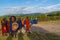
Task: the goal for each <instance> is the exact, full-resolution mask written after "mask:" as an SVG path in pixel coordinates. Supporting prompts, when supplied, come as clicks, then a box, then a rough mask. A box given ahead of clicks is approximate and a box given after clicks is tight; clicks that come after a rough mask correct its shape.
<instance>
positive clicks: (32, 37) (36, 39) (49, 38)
mask: <svg viewBox="0 0 60 40" xmlns="http://www.w3.org/2000/svg"><path fill="white" fill-rule="evenodd" d="M0 40H60V35H56V34H51V33H47V34H43V33H37V32H33V33H31V34H27V33H25V34H21V33H20V34H18V35H17V38H12V37H11V36H2V35H1V34H0Z"/></svg>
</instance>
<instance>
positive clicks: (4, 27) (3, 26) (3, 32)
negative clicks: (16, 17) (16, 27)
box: [1, 18, 7, 36]
mask: <svg viewBox="0 0 60 40" xmlns="http://www.w3.org/2000/svg"><path fill="white" fill-rule="evenodd" d="M1 25H2V35H3V36H5V35H6V31H7V29H6V20H5V18H3V20H2V21H1Z"/></svg>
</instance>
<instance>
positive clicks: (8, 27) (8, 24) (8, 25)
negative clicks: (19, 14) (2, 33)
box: [7, 18, 10, 34]
mask: <svg viewBox="0 0 60 40" xmlns="http://www.w3.org/2000/svg"><path fill="white" fill-rule="evenodd" d="M7 33H9V34H10V18H9V19H8V21H7Z"/></svg>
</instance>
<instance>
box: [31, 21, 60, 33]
mask: <svg viewBox="0 0 60 40" xmlns="http://www.w3.org/2000/svg"><path fill="white" fill-rule="evenodd" d="M31 30H32V31H39V32H43V33H57V34H60V21H48V22H39V23H38V24H34V25H32V27H31Z"/></svg>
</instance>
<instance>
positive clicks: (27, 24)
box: [26, 19, 30, 31]
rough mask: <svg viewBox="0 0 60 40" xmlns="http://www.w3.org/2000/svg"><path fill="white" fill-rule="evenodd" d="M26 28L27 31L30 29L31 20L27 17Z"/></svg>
mask: <svg viewBox="0 0 60 40" xmlns="http://www.w3.org/2000/svg"><path fill="white" fill-rule="evenodd" d="M26 30H27V31H29V30H30V21H29V19H26Z"/></svg>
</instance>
